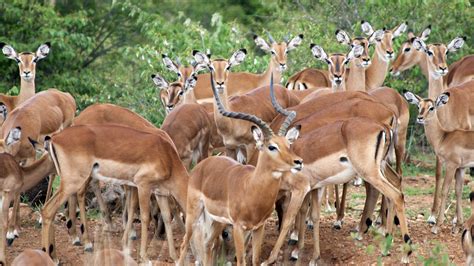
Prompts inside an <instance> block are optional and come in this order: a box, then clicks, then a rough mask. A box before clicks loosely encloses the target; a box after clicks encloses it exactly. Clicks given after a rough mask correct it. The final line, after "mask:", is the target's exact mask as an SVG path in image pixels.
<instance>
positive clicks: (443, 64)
mask: <svg viewBox="0 0 474 266" xmlns="http://www.w3.org/2000/svg"><path fill="white" fill-rule="evenodd" d="M465 39H466V37H456V38H454V39H453V40H452V41H451V42H450V43H449V44H447V45H446V44H443V43H435V44H426V43H425V42H424V41H423V40H422V39H421V38H415V40H414V41H413V47H414V48H415V49H416V50H418V51H422V52H424V57H425V60H427V65H428V73H430V75H431V77H433V78H435V79H439V78H441V77H442V76H445V75H446V74H448V63H447V60H446V58H447V55H448V53H452V52H456V51H457V50H459V49H461V47H462V46H463V45H464V41H465Z"/></svg>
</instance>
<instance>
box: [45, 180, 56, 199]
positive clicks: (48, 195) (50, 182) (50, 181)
mask: <svg viewBox="0 0 474 266" xmlns="http://www.w3.org/2000/svg"><path fill="white" fill-rule="evenodd" d="M55 178H56V174H52V175H49V178H48V191H46V200H45V201H48V200H49V198H51V194H52V193H53V183H54V179H55Z"/></svg>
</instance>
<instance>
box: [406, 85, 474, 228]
mask: <svg viewBox="0 0 474 266" xmlns="http://www.w3.org/2000/svg"><path fill="white" fill-rule="evenodd" d="M471 83H473V84H474V81H472V82H471ZM405 97H406V99H407V100H408V102H410V103H412V104H415V105H417V106H418V109H419V114H418V117H417V122H418V123H419V124H423V125H424V126H425V134H426V137H427V138H428V141H429V142H430V144H431V146H432V147H433V149H434V151H435V153H436V156H437V157H438V158H439V159H440V160H441V163H443V164H444V165H445V166H446V175H445V179H444V182H443V186H442V192H441V195H440V196H438V197H441V203H438V202H435V204H437V205H440V206H439V207H438V206H436V208H435V209H436V210H438V208H439V210H438V213H433V214H432V215H436V214H438V217H437V221H436V225H435V226H433V228H432V230H431V231H432V232H433V233H435V234H436V233H437V232H438V230H439V226H440V225H442V224H443V221H444V213H445V211H444V210H445V209H446V200H447V198H448V193H449V188H450V186H451V183H452V180H453V179H456V185H455V188H456V217H455V218H454V219H453V225H454V229H455V228H456V226H462V224H463V216H462V185H463V179H464V168H465V167H471V166H473V165H474V145H473V143H474V141H473V139H474V131H461V130H456V131H452V132H446V131H444V130H443V129H442V127H441V126H440V123H439V120H438V119H437V116H436V112H438V110H440V109H442V108H445V107H444V106H445V105H446V104H447V103H448V101H449V99H450V94H449V92H444V93H442V94H441V95H440V96H439V97H438V98H437V99H436V100H431V99H422V98H420V97H419V96H418V95H415V94H413V93H411V92H405ZM436 185H437V186H438V188H436V190H438V189H440V187H439V184H436ZM435 197H436V194H435ZM437 201H439V199H438V200H437Z"/></svg>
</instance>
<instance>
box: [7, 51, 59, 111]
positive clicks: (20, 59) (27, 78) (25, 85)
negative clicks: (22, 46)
mask: <svg viewBox="0 0 474 266" xmlns="http://www.w3.org/2000/svg"><path fill="white" fill-rule="evenodd" d="M50 48H51V44H50V43H49V42H47V43H44V44H42V45H40V46H39V47H38V49H37V50H36V52H35V53H30V52H23V53H20V54H17V53H16V51H15V49H13V47H12V46H10V45H8V44H5V43H0V49H2V53H3V54H4V55H5V56H6V57H7V58H9V59H12V60H15V61H16V62H17V63H18V68H19V70H20V93H19V95H18V96H8V95H4V94H0V103H3V105H5V107H6V111H7V112H8V113H9V112H11V111H12V110H13V109H15V107H16V106H18V105H19V104H21V103H22V102H24V101H26V100H28V99H29V98H31V97H33V95H35V77H36V63H37V62H38V61H39V60H41V59H43V58H45V57H46V56H48V54H49V52H50V50H51V49H50Z"/></svg>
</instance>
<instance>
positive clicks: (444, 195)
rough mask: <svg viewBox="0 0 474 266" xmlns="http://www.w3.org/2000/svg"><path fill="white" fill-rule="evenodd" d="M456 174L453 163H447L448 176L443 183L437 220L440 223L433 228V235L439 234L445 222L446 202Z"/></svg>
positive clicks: (446, 175)
mask: <svg viewBox="0 0 474 266" xmlns="http://www.w3.org/2000/svg"><path fill="white" fill-rule="evenodd" d="M455 173H456V166H455V165H453V164H451V163H446V174H445V177H444V182H443V190H442V192H441V205H440V209H439V211H438V219H437V220H438V221H437V222H436V225H435V226H433V227H432V228H431V232H432V233H433V234H437V233H438V229H439V227H440V226H441V225H442V224H443V222H444V211H445V210H446V201H447V199H448V194H449V188H450V186H451V183H452V181H453V179H454V176H455Z"/></svg>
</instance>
